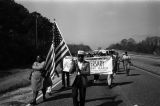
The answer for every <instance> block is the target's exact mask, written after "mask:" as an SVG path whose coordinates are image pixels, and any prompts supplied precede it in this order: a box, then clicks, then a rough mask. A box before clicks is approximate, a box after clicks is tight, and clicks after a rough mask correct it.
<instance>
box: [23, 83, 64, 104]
mask: <svg viewBox="0 0 160 106" xmlns="http://www.w3.org/2000/svg"><path fill="white" fill-rule="evenodd" d="M61 82H62V80H60V81H58V82H57V83H56V84H55V85H53V86H52V89H53V88H54V87H56V86H57V85H58V84H60V83H61ZM42 96H43V95H42V94H40V95H39V96H38V97H37V99H36V100H38V99H40V98H41V97H42ZM26 106H31V104H27V105H26Z"/></svg>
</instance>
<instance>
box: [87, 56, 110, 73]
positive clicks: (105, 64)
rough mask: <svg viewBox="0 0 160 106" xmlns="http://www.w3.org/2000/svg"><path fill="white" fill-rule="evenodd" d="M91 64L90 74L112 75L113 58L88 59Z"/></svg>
mask: <svg viewBox="0 0 160 106" xmlns="http://www.w3.org/2000/svg"><path fill="white" fill-rule="evenodd" d="M85 60H86V61H88V62H89V63H90V74H112V73H113V72H112V70H113V63H112V57H111V56H104V57H90V58H86V59H85Z"/></svg>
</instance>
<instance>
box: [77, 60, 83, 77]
mask: <svg viewBox="0 0 160 106" xmlns="http://www.w3.org/2000/svg"><path fill="white" fill-rule="evenodd" d="M82 66H83V62H79V61H78V67H79V69H80V70H82ZM78 75H80V72H78Z"/></svg>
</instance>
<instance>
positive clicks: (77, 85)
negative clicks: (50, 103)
mask: <svg viewBox="0 0 160 106" xmlns="http://www.w3.org/2000/svg"><path fill="white" fill-rule="evenodd" d="M78 94H79V100H80V102H78ZM72 96H73V105H74V106H84V105H85V97H86V87H84V86H82V81H81V76H77V77H76V79H75V82H74V84H73V87H72ZM79 103H80V105H79Z"/></svg>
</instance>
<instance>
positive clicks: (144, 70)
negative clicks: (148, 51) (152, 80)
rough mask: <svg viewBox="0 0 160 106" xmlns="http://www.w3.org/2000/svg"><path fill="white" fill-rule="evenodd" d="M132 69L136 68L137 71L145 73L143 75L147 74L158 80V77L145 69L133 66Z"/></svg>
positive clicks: (159, 76)
mask: <svg viewBox="0 0 160 106" xmlns="http://www.w3.org/2000/svg"><path fill="white" fill-rule="evenodd" d="M133 67H134V68H137V69H140V70H141V71H143V72H145V73H147V74H149V75H151V76H153V77H156V78H158V79H160V75H157V74H154V73H152V72H150V71H147V70H146V69H143V68H141V67H137V66H133Z"/></svg>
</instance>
